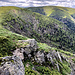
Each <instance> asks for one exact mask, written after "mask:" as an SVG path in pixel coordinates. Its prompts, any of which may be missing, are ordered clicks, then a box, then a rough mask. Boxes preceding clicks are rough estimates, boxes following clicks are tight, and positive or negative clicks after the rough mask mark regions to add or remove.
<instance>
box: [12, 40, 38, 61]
mask: <svg viewBox="0 0 75 75" xmlns="http://www.w3.org/2000/svg"><path fill="white" fill-rule="evenodd" d="M24 42H26V43H28V44H27V45H26V46H25V47H21V48H19V49H16V50H14V52H13V55H16V56H18V57H20V58H21V59H22V60H23V59H24V58H25V56H24V55H23V54H26V55H27V56H28V57H29V58H30V57H31V55H32V54H31V53H32V52H35V51H36V50H37V49H38V45H37V42H36V41H35V39H28V40H20V41H19V43H24Z"/></svg>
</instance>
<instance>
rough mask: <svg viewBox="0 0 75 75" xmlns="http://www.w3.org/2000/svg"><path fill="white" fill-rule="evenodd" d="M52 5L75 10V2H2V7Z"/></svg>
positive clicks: (17, 0)
mask: <svg viewBox="0 0 75 75" xmlns="http://www.w3.org/2000/svg"><path fill="white" fill-rule="evenodd" d="M50 5H53V6H64V7H73V8H75V0H0V6H18V7H37V6H50Z"/></svg>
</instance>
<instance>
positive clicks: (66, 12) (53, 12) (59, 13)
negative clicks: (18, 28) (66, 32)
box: [28, 6, 75, 32]
mask: <svg viewBox="0 0 75 75" xmlns="http://www.w3.org/2000/svg"><path fill="white" fill-rule="evenodd" d="M28 9H29V10H32V11H33V12H38V13H40V14H43V15H46V16H48V17H52V18H54V19H57V20H59V21H61V22H62V23H64V24H66V25H67V26H68V27H69V28H70V29H71V30H72V31H74V32H75V9H74V8H67V7H59V6H45V7H33V8H28Z"/></svg>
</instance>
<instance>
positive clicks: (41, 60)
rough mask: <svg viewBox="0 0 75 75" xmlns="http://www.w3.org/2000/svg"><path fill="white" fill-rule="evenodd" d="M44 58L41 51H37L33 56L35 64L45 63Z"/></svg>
mask: <svg viewBox="0 0 75 75" xmlns="http://www.w3.org/2000/svg"><path fill="white" fill-rule="evenodd" d="M44 57H45V56H44V53H43V52H41V51H38V52H37V53H36V55H35V61H36V62H37V63H40V64H42V63H44V62H45V58H44Z"/></svg>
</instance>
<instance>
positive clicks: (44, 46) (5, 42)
mask: <svg viewBox="0 0 75 75" xmlns="http://www.w3.org/2000/svg"><path fill="white" fill-rule="evenodd" d="M0 10H1V11H0V74H5V73H6V74H7V75H15V74H16V75H17V74H21V75H24V72H25V75H70V74H71V75H74V74H75V69H74V67H75V54H73V53H75V35H74V33H72V30H71V29H70V28H69V27H68V26H66V25H65V24H64V23H62V22H60V21H58V20H56V19H53V18H51V17H48V16H45V15H42V14H39V13H36V12H32V11H31V10H29V9H28V8H18V7H0ZM70 52H71V53H70ZM19 61H20V62H19ZM15 67H16V69H15ZM24 70H25V71H24Z"/></svg>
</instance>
